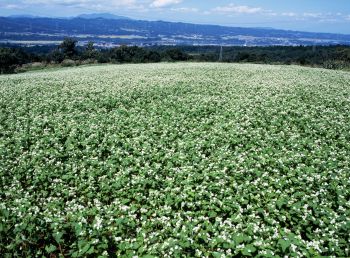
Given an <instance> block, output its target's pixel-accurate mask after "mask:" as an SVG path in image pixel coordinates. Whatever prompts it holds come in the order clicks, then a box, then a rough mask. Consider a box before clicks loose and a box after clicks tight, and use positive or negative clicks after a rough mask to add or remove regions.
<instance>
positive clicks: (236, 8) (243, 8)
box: [212, 3, 264, 14]
mask: <svg viewBox="0 0 350 258" xmlns="http://www.w3.org/2000/svg"><path fill="white" fill-rule="evenodd" d="M212 11H213V12H220V13H238V14H256V13H261V12H263V11H264V9H263V8H261V7H250V6H247V5H236V4H233V3H231V4H228V5H225V6H218V7H215V8H214V9H213V10H212Z"/></svg>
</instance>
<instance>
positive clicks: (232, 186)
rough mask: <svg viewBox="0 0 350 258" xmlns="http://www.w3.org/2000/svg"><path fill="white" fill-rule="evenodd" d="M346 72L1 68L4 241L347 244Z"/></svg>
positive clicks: (71, 250)
mask: <svg viewBox="0 0 350 258" xmlns="http://www.w3.org/2000/svg"><path fill="white" fill-rule="evenodd" d="M349 132H350V74H349V73H348V72H342V71H330V70H323V69H317V68H314V69H311V68H304V67H297V66H267V65H252V64H218V63H213V64H208V63H201V64H197V63H178V64H163V63H162V64H143V65H105V66H89V67H75V68H67V69H59V70H56V71H41V72H30V73H24V74H18V75H9V76H1V77H0V164H1V165H0V177H1V180H0V253H2V254H3V255H4V256H5V257H6V256H8V257H10V256H42V255H43V256H51V257H55V256H56V257H58V256H62V257H63V256H73V257H86V256H93V257H94V256H97V255H100V256H116V257H134V256H139V257H193V256H196V257H232V256H260V257H276V256H280V257H283V256H285V255H287V256H297V257H300V256H308V257H314V256H318V255H322V256H349V255H350V253H349V247H350V244H349V231H350V209H349V208H350V203H349V199H350V190H349V189H350V181H349V178H350V169H349V166H350V165H349V164H350V145H349V142H350V133H349Z"/></svg>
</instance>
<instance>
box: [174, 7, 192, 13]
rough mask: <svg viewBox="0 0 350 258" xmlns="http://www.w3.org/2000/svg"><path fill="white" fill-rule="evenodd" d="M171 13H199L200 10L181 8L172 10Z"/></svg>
mask: <svg viewBox="0 0 350 258" xmlns="http://www.w3.org/2000/svg"><path fill="white" fill-rule="evenodd" d="M171 11H174V12H180V13H197V12H199V9H198V8H190V7H179V8H171Z"/></svg>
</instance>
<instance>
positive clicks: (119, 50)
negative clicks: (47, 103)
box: [0, 38, 350, 73]
mask: <svg viewBox="0 0 350 258" xmlns="http://www.w3.org/2000/svg"><path fill="white" fill-rule="evenodd" d="M76 44H77V41H76V40H74V39H72V38H67V39H65V40H64V41H63V42H62V44H61V45H60V46H58V47H56V46H34V47H28V48H20V47H2V48H0V60H1V61H0V73H13V72H21V71H26V70H28V69H33V68H42V67H45V66H47V65H49V64H62V65H63V66H75V65H80V64H89V63H155V62H161V61H197V62H198V61H202V62H203V61H207V62H208V61H209V62H245V63H246V62H249V63H264V64H288V65H289V64H298V65H307V66H317V67H323V68H329V69H344V68H346V69H347V68H350V47H349V46H311V47H310V46H298V47H283V46H272V47H223V48H222V50H221V48H220V47H217V46H216V47H215V46H199V47H195V46H179V47H176V48H174V47H169V46H155V47H147V48H141V47H137V46H120V47H116V48H111V49H98V48H95V47H94V44H93V43H92V42H90V43H88V44H87V45H86V46H85V47H80V46H79V47H77V45H76ZM220 52H221V53H220ZM33 63H34V65H33ZM24 64H28V65H24Z"/></svg>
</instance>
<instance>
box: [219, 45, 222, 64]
mask: <svg viewBox="0 0 350 258" xmlns="http://www.w3.org/2000/svg"><path fill="white" fill-rule="evenodd" d="M219 62H222V46H220V55H219Z"/></svg>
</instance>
